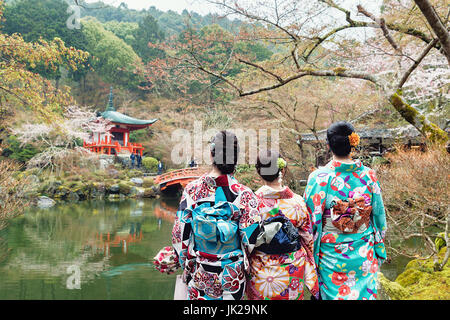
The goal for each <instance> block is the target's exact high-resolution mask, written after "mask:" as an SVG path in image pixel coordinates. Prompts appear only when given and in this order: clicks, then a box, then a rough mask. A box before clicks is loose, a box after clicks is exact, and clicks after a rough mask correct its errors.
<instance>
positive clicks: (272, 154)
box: [255, 150, 280, 182]
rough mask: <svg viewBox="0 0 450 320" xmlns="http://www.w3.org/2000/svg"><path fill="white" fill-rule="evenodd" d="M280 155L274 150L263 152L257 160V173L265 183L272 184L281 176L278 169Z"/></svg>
mask: <svg viewBox="0 0 450 320" xmlns="http://www.w3.org/2000/svg"><path fill="white" fill-rule="evenodd" d="M278 158H280V154H279V153H278V152H277V151H274V150H262V151H260V152H259V154H258V158H257V159H256V166H255V167H256V171H257V172H258V174H259V175H260V176H261V178H263V179H264V180H265V181H268V182H272V181H274V180H275V179H277V178H278V177H279V175H280V169H279V168H278Z"/></svg>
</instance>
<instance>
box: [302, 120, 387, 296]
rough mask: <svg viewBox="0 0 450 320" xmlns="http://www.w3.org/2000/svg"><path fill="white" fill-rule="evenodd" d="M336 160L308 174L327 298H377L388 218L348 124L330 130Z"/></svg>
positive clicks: (308, 196)
mask: <svg viewBox="0 0 450 320" xmlns="http://www.w3.org/2000/svg"><path fill="white" fill-rule="evenodd" d="M327 142H328V146H329V148H330V150H331V152H332V153H333V159H332V160H331V161H330V162H329V163H328V164H327V165H326V166H324V167H320V168H319V169H317V170H315V171H314V172H313V173H311V175H310V176H309V178H308V184H307V187H306V190H305V194H304V198H305V201H306V205H307V208H308V211H309V213H310V214H311V218H312V221H313V235H314V260H315V263H316V264H317V267H318V271H319V285H320V297H321V299H324V300H333V299H336V300H352V299H353V300H374V299H376V297H377V272H378V270H379V267H380V265H381V263H382V262H383V261H384V260H385V259H386V250H385V247H384V236H385V232H386V216H385V210H384V205H383V200H382V197H381V189H380V185H379V183H378V180H377V177H376V175H375V172H374V171H373V170H372V169H370V168H368V167H366V166H364V165H363V164H362V163H361V161H359V160H352V158H351V156H350V153H351V150H352V148H353V147H356V146H357V145H358V144H359V136H358V135H357V133H356V132H355V130H354V128H353V126H352V125H351V124H349V123H347V122H337V123H334V124H332V125H331V126H330V128H329V129H328V130H327Z"/></svg>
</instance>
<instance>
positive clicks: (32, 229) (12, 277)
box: [0, 199, 407, 300]
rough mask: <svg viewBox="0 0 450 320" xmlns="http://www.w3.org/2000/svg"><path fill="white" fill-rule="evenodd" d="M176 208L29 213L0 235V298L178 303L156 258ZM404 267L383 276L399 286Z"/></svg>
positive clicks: (399, 263)
mask: <svg viewBox="0 0 450 320" xmlns="http://www.w3.org/2000/svg"><path fill="white" fill-rule="evenodd" d="M176 209H177V199H173V200H171V201H170V200H167V199H166V200H164V201H163V200H148V199H145V200H126V201H120V202H109V201H92V202H79V203H65V204H61V205H58V206H55V207H53V208H51V209H37V208H31V209H30V210H28V211H27V212H26V213H25V214H24V215H23V216H21V217H19V218H16V219H14V220H13V221H12V222H11V224H10V225H9V227H7V228H6V229H3V230H1V231H0V299H1V300H4V299H58V300H61V299H102V300H103V299H139V300H142V299H163V300H167V299H173V291H174V287H175V275H167V274H161V273H160V272H158V271H157V270H156V269H155V268H154V267H153V264H152V260H153V257H154V256H155V255H156V253H157V252H158V251H159V250H160V249H161V248H162V247H164V246H167V245H170V243H171V231H172V225H173V218H174V216H175V212H176ZM406 263H407V260H399V259H396V260H393V261H392V262H391V263H389V264H386V263H385V264H384V265H383V266H382V270H381V271H383V273H384V274H385V275H386V277H388V278H389V279H391V280H394V279H395V277H396V276H397V275H398V274H399V273H400V272H402V270H403V268H404V266H405V264H406ZM78 271H79V279H80V283H79V287H78V286H77V282H76V281H74V279H75V277H77V276H78Z"/></svg>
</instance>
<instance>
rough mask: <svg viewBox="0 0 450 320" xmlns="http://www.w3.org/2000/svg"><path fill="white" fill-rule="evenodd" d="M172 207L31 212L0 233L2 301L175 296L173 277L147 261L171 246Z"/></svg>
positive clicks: (133, 203)
mask: <svg viewBox="0 0 450 320" xmlns="http://www.w3.org/2000/svg"><path fill="white" fill-rule="evenodd" d="M176 208H177V203H176V200H174V201H171V202H170V201H169V202H167V201H165V202H161V201H160V200H129V201H121V202H108V201H104V202H103V201H96V202H80V203H73V204H62V205H58V206H55V207H53V208H51V209H46V210H45V209H42V210H41V209H37V208H33V209H30V210H29V211H28V212H26V213H25V214H24V215H23V216H21V217H19V218H17V219H14V220H13V221H12V223H11V224H10V225H9V227H7V228H6V229H3V230H2V231H0V299H173V291H174V286H175V275H167V274H161V273H160V272H158V271H157V270H156V269H155V268H154V267H153V264H152V260H153V257H154V256H155V254H156V253H157V252H158V251H159V250H160V249H161V248H162V247H163V246H166V245H169V244H170V243H171V230H172V225H173V220H172V219H173V217H174V215H175V212H176ZM68 268H69V270H68ZM71 268H72V269H71ZM74 270H79V274H80V279H81V283H80V285H79V287H80V288H79V289H77V288H76V281H74V276H77V274H76V271H74Z"/></svg>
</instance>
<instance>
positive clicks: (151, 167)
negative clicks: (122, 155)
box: [142, 157, 158, 172]
mask: <svg viewBox="0 0 450 320" xmlns="http://www.w3.org/2000/svg"><path fill="white" fill-rule="evenodd" d="M142 166H143V167H144V168H145V169H146V170H147V171H150V172H156V171H157V168H158V160H157V159H155V158H153V157H145V158H144V159H142Z"/></svg>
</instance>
